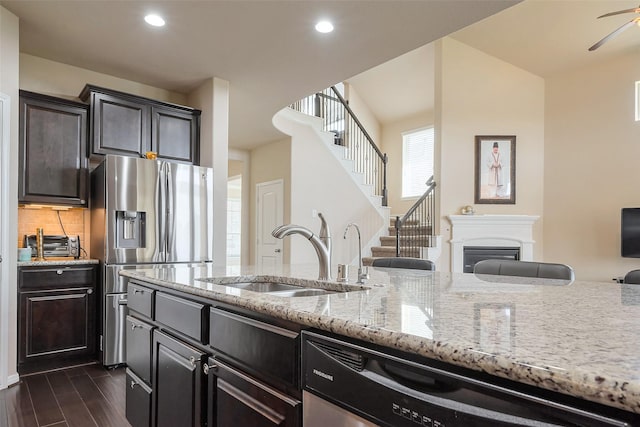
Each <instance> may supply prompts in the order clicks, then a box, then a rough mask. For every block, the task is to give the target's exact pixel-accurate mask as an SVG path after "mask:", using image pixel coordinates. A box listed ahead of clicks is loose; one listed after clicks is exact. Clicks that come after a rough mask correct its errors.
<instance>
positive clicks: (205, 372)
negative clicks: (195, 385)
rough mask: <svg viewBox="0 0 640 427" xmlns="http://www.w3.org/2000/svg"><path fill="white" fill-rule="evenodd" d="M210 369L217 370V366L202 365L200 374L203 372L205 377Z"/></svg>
mask: <svg viewBox="0 0 640 427" xmlns="http://www.w3.org/2000/svg"><path fill="white" fill-rule="evenodd" d="M211 369H218V365H216V364H215V363H214V364H212V365H208V364H206V363H205V364H204V365H202V372H204V374H205V375H209V370H211Z"/></svg>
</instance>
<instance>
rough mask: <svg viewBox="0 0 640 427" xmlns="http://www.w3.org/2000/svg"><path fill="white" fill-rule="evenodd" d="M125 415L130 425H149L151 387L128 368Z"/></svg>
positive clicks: (144, 426) (136, 426) (143, 426)
mask: <svg viewBox="0 0 640 427" xmlns="http://www.w3.org/2000/svg"><path fill="white" fill-rule="evenodd" d="M126 416H127V421H129V424H131V427H149V426H150V425H151V389H150V388H149V387H148V386H147V385H146V384H145V383H144V381H142V380H141V379H140V378H138V377H137V376H136V375H135V374H134V373H133V372H131V370H130V369H128V368H127V408H126Z"/></svg>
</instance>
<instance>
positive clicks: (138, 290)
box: [127, 282, 155, 319]
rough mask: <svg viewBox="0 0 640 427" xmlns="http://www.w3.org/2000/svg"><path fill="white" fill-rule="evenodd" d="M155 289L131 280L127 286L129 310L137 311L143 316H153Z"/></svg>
mask: <svg viewBox="0 0 640 427" xmlns="http://www.w3.org/2000/svg"><path fill="white" fill-rule="evenodd" d="M154 294H155V291H154V290H153V289H149V288H147V287H145V286H140V285H138V284H137V283H132V282H129V286H128V288H127V306H128V307H129V310H133V311H137V312H138V313H140V314H142V315H143V316H147V317H148V318H150V319H151V318H152V314H153V311H152V310H153V295H154Z"/></svg>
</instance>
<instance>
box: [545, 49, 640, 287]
mask: <svg viewBox="0 0 640 427" xmlns="http://www.w3.org/2000/svg"><path fill="white" fill-rule="evenodd" d="M636 80H640V59H639V58H638V55H637V52H630V53H629V54H628V55H626V56H622V57H618V58H617V59H613V60H610V61H607V62H606V63H604V64H601V65H599V66H596V67H589V68H586V69H579V70H575V71H572V72H567V73H564V74H561V75H557V76H554V77H553V78H550V79H548V80H547V83H546V85H547V88H546V114H545V122H546V130H545V150H544V151H545V158H544V160H545V175H544V184H545V194H544V219H545V225H544V257H545V259H549V260H551V259H557V260H563V261H565V262H567V263H569V264H570V265H572V266H573V268H574V269H575V272H576V277H577V278H579V279H587V280H602V281H611V279H612V278H613V277H617V276H623V275H624V274H625V273H626V272H627V271H629V270H632V269H637V268H640V259H633V258H622V257H621V256H620V209H621V208H623V207H639V206H640V192H639V191H638V183H640V122H636V121H634V102H635V101H634V83H635V81H636Z"/></svg>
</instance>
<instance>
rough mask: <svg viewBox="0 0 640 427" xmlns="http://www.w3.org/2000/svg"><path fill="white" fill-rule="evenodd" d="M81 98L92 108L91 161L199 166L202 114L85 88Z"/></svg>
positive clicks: (190, 109) (115, 92)
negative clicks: (153, 157)
mask: <svg viewBox="0 0 640 427" xmlns="http://www.w3.org/2000/svg"><path fill="white" fill-rule="evenodd" d="M80 98H81V99H82V100H83V101H85V102H89V104H90V107H91V114H90V116H91V119H90V126H91V136H90V139H91V157H92V158H100V157H102V156H103V155H105V154H119V155H124V156H136V157H142V156H144V155H145V153H146V152H147V151H153V152H156V153H157V155H158V157H159V158H163V159H167V160H172V161H177V162H184V163H192V164H196V165H197V164H199V162H200V159H199V149H200V111H199V110H196V109H193V108H189V107H184V106H180V105H175V104H169V103H166V102H161V101H155V100H151V99H148V98H143V97H140V96H136V95H131V94H127V93H123V92H118V91H115V90H111V89H104V88H101V87H97V86H92V85H86V86H85V87H84V89H83V90H82V93H81V94H80Z"/></svg>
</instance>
